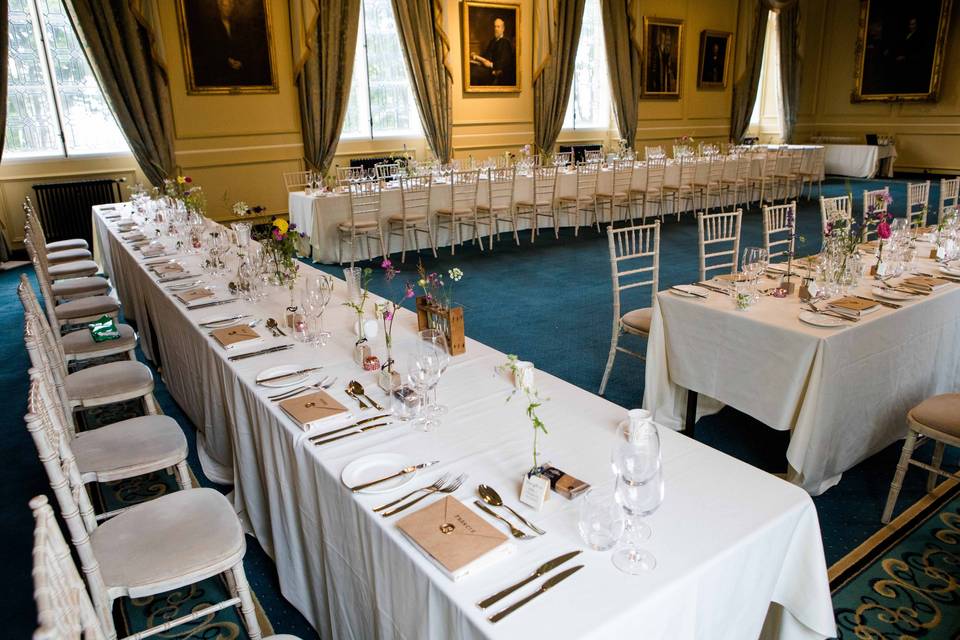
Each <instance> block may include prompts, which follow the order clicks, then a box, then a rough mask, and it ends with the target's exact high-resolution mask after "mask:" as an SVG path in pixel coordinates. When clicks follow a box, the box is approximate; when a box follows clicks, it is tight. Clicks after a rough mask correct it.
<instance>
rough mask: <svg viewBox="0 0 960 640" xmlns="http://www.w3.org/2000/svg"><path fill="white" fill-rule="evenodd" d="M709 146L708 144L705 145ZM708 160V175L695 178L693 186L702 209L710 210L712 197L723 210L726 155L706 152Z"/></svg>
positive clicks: (705, 156)
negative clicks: (722, 197)
mask: <svg viewBox="0 0 960 640" xmlns="http://www.w3.org/2000/svg"><path fill="white" fill-rule="evenodd" d="M704 146H707V145H704ZM704 158H706V162H707V172H706V175H704V176H703V177H702V179H700V178H694V182H693V188H694V190H695V191H696V193H697V196H698V197H699V199H700V209H701V210H702V211H705V212H709V211H710V209H711V208H712V207H711V206H710V203H711V198H712V199H713V202H715V203H716V205H717V208H718V209H720V210H723V201H722V199H721V194H722V188H723V182H722V181H723V168H724V164H725V163H726V160H727V158H726V156H722V155H720V154H719V153H711V154H705V155H704Z"/></svg>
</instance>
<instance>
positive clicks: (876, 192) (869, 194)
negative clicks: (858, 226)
mask: <svg viewBox="0 0 960 640" xmlns="http://www.w3.org/2000/svg"><path fill="white" fill-rule="evenodd" d="M889 197H890V187H884V188H883V189H873V190H869V189H865V190H864V191H863V219H864V221H866V219H867V215H868V214H869V212H870V209H871V208H872V209H873V213H874V214H877V213H883V212H886V210H887V198H889ZM864 237H865V239H866V240H867V241H871V240H876V239H877V226H876V225H868V226H867V227H866V233H865V234H864Z"/></svg>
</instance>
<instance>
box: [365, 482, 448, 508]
mask: <svg viewBox="0 0 960 640" xmlns="http://www.w3.org/2000/svg"><path fill="white" fill-rule="evenodd" d="M449 479H450V474H449V473H445V474H443V475H442V476H440V477H439V478H437V479H436V480H435V481H434V482H433V484H428V485H427V486H425V487H420V488H419V489H414V490H413V491H411V492H410V493H408V494H407V495H405V496H401V497H399V498H397V499H396V500H394V501H393V502H388V503H387V504H382V505H380V506H379V507H374V509H373V511H374V512H375V513H379V512H381V511H383V510H384V509H389V508H390V507H392V506H394V505H396V504H400V503H401V502H403V501H404V500H406V499H407V498H410V497H413V496H415V495H416V494H418V493H420V492H421V491H429V492H431V493H432V492H434V491H439V490H440V488H441V487H442V486H443V483H444V482H446V481H447V480H449Z"/></svg>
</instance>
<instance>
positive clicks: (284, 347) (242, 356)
mask: <svg viewBox="0 0 960 640" xmlns="http://www.w3.org/2000/svg"><path fill="white" fill-rule="evenodd" d="M287 349H293V345H292V344H284V345H281V346H279V347H270V348H269V349H263V350H262V351H253V352H251V353H240V354H238V355H235V356H230V357H229V358H227V360H229V361H230V362H236V361H237V360H243V359H245V358H253V357H254V356H262V355H265V354H268V353H275V352H277V351H286V350H287Z"/></svg>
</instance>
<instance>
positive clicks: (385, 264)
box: [380, 258, 393, 269]
mask: <svg viewBox="0 0 960 640" xmlns="http://www.w3.org/2000/svg"><path fill="white" fill-rule="evenodd" d="M392 266H393V263H392V262H390V258H384V259H383V262H381V263H380V268H381V269H389V268H390V267H392Z"/></svg>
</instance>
